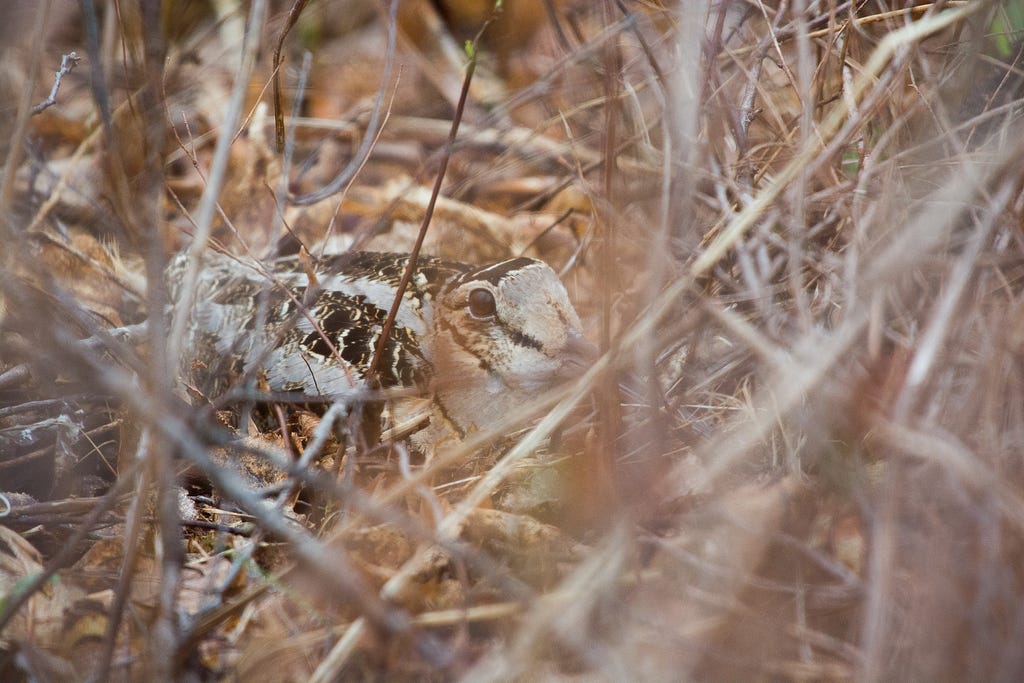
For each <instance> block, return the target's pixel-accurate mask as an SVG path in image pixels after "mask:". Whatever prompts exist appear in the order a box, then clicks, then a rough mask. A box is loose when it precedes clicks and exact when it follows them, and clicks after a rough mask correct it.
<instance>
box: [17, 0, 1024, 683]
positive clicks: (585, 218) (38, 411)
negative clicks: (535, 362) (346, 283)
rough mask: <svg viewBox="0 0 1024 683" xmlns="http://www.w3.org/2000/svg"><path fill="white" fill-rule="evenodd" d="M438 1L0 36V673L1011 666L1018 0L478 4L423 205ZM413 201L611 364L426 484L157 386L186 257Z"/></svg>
mask: <svg viewBox="0 0 1024 683" xmlns="http://www.w3.org/2000/svg"><path fill="white" fill-rule="evenodd" d="M442 4H445V5H446V6H447V8H448V9H447V10H446V11H445V12H444V13H439V12H437V11H436V10H433V9H431V8H432V7H433V5H432V4H431V3H427V2H425V1H424V2H403V3H400V4H399V7H398V10H397V16H396V17H395V18H394V19H391V18H389V11H390V10H389V8H390V7H391V3H390V2H388V3H380V4H377V3H373V2H370V1H369V0H366V1H363V2H354V3H327V2H323V3H313V4H312V5H311V6H309V7H303V6H302V5H301V3H300V4H299V5H298V6H297V7H296V8H295V12H296V15H297V17H296V18H297V21H296V22H294V26H292V25H291V22H290V21H289V20H288V19H287V16H288V11H289V9H290V6H289V5H288V4H287V3H283V2H270V3H266V2H264V1H263V0H253V2H251V3H249V4H248V6H247V7H246V9H245V10H240V9H239V8H237V7H236V6H235V5H234V4H233V3H226V2H176V1H172V2H164V3H149V2H146V3H140V5H141V7H136V6H134V5H133V4H131V3H126V2H108V3H97V5H98V6H97V7H96V8H95V10H96V16H93V17H88V16H83V15H82V14H80V9H81V8H82V7H84V8H85V9H86V10H88V9H89V8H90V7H91V6H92V3H81V6H77V5H76V6H74V7H72V6H71V5H65V4H63V3H38V4H37V3H28V2H24V3H13V4H12V7H11V8H9V9H5V12H8V14H9V25H8V26H7V27H5V28H4V29H0V32H2V34H0V39H2V40H3V44H2V45H0V49H2V50H3V61H2V64H3V67H2V69H3V71H2V77H0V90H2V92H3V93H4V94H5V95H6V97H5V98H4V101H5V102H10V103H13V104H11V105H9V107H10V108H9V109H8V110H7V112H6V115H5V116H3V117H2V122H0V126H3V128H4V135H3V136H2V138H0V139H2V140H5V141H9V142H8V143H7V144H6V146H5V147H4V148H3V149H4V155H5V162H4V167H3V169H4V170H3V176H2V180H0V182H2V184H0V208H2V213H0V216H2V219H3V223H2V225H3V227H2V232H0V240H2V244H3V248H2V250H0V258H2V263H0V267H2V271H0V493H2V496H3V498H2V499H0V513H2V512H3V511H4V510H6V513H5V514H3V516H2V517H0V521H2V525H0V623H2V628H0V678H3V679H4V680H29V679H35V680H58V679H67V678H82V679H85V678H88V677H90V676H93V677H95V678H97V679H106V678H111V677H113V678H120V679H130V680H143V679H146V680H149V679H154V678H155V679H189V680H201V679H235V678H236V677H237V678H239V679H244V680H316V681H330V680H338V679H344V680H349V679H359V680H362V679H369V678H378V679H388V680H391V679H395V680H404V679H416V680H422V679H427V680H448V679H467V680H474V681H476V680H509V679H526V680H534V679H545V680H547V679H555V680H557V679H560V678H566V679H568V678H573V679H576V678H587V679H590V678H599V679H610V680H666V679H672V680H685V679H698V680H780V679H781V680H843V679H857V680H1005V681H1012V680H1019V679H1020V678H1021V677H1022V675H1024V655H1022V651H1021V649H1020V647H1019V643H1020V642H1021V640H1022V638H1024V572H1022V569H1021V568H1022V567H1024V557H1022V551H1024V461H1022V456H1021V453H1024V448H1022V447H1024V408H1022V406H1024V383H1022V380H1024V377H1022V367H1021V362H1020V358H1021V351H1022V348H1021V347H1022V344H1024V317H1022V314H1024V311H1022V310H1021V303H1020V292H1018V290H1017V287H1018V278H1019V277H1020V275H1021V274H1022V272H1024V271H1022V264H1024V259H1022V256H1024V241H1022V233H1021V216H1022V212H1024V193H1022V185H1024V166H1022V165H1021V163H1020V161H1019V160H1020V159H1021V158H1022V155H1024V144H1022V142H1021V141H1022V140H1024V136H1022V130H1021V121H1020V120H1019V119H1020V116H1019V111H1020V97H1019V95H1020V93H1021V92H1022V89H1021V70H1020V63H1019V62H1020V57H1021V54H1022V52H1021V45H1022V43H1021V42H1020V40H1019V36H1018V35H1017V34H1015V33H1013V32H1012V31H1011V30H1010V29H1012V28H1020V21H1019V18H1020V15H1021V14H1022V13H1024V11H1022V9H1021V3H1019V2H1016V0H1010V1H1008V2H1005V3H998V2H983V1H980V0H978V1H975V2H969V3H964V2H939V3H933V4H924V3H918V4H917V5H915V6H913V7H910V5H911V3H903V4H901V5H900V6H899V7H895V6H893V5H892V4H890V3H885V2H868V3H853V5H856V7H853V6H851V3H839V2H837V1H836V0H832V2H806V1H801V2H776V3H763V2H759V1H755V0H751V1H748V2H743V1H740V0H734V1H732V2H721V3H715V4H709V3H700V2H693V3H689V2H687V3H683V4H682V5H681V6H680V8H677V7H673V6H669V7H665V6H663V4H662V3H639V2H611V1H610V0H609V1H608V2H602V3H585V2H572V1H570V0H566V1H564V2H543V1H541V0H537V1H535V2H534V1H526V0H522V1H521V2H516V1H515V0H506V2H505V5H507V7H506V9H505V10H504V14H503V15H502V16H500V17H499V18H498V20H497V21H496V22H495V23H494V24H493V25H492V26H490V28H489V29H488V32H487V33H485V36H484V39H483V41H482V42H481V43H479V44H478V48H477V49H478V52H479V54H480V64H479V68H478V70H477V72H476V74H475V76H474V78H473V80H472V82H471V83H470V87H469V90H468V97H467V99H466V107H465V110H464V112H462V113H461V116H460V117H458V119H459V125H460V128H459V131H458V134H457V137H456V139H455V143H454V144H453V145H451V147H450V159H449V161H448V169H447V173H446V174H445V175H444V178H443V183H442V185H441V187H442V192H441V196H440V198H439V200H438V202H437V205H436V207H435V208H434V210H433V213H432V215H431V213H430V211H429V210H428V205H429V204H430V188H431V187H432V186H433V185H434V184H435V181H436V179H437V178H438V169H439V167H441V166H442V165H443V164H442V159H443V158H444V155H445V154H447V152H448V150H449V147H448V145H447V136H448V134H449V131H450V129H451V123H452V118H453V115H454V113H455V111H456V104H457V102H458V101H459V92H460V87H461V84H462V83H463V76H464V74H465V69H464V66H465V65H464V61H465V54H464V53H463V51H462V48H461V41H462V40H463V38H464V36H463V33H465V34H466V36H465V37H472V36H473V34H474V33H475V32H476V29H477V26H478V22H479V21H480V20H481V17H484V16H486V15H487V11H483V13H482V14H480V16H476V15H475V14H474V12H475V10H474V9H473V6H474V3H469V2H465V3H460V2H449V3H442ZM484 4H486V3H484ZM268 5H269V6H268ZM286 28H290V30H289V31H287V34H286ZM279 44H280V45H281V46H282V50H281V56H282V60H283V64H282V67H281V70H280V72H279V73H280V77H281V86H282V89H281V94H282V98H281V102H282V105H281V110H280V114H281V116H282V117H283V118H282V119H281V121H282V123H283V124H284V127H283V129H282V130H283V131H284V132H285V133H286V137H285V139H284V140H283V143H284V144H283V146H282V147H281V149H280V150H279V149H278V145H277V141H276V140H275V126H274V123H275V111H274V108H273V106H272V103H273V99H274V98H273V92H274V88H273V74H274V66H273V57H274V48H275V47H276V46H278V45H279ZM72 50H74V51H75V52H76V53H77V56H78V57H79V58H80V59H81V61H80V63H78V65H77V66H76V67H75V68H72V69H71V70H70V72H69V73H65V74H63V75H62V81H61V84H60V88H59V89H58V90H57V91H56V95H55V97H54V104H53V106H49V107H46V108H42V107H37V106H36V105H38V104H40V103H41V102H43V101H44V100H46V98H47V94H48V93H50V92H51V88H52V87H53V81H52V76H51V74H52V72H53V71H54V70H56V69H57V68H58V65H59V64H60V61H61V55H62V54H67V53H69V52H71V51H72ZM305 50H308V53H305V54H308V57H307V60H308V61H306V62H304V51H305ZM70 62H71V60H67V61H66V65H70ZM292 102H297V104H295V105H293V104H292ZM34 107H35V109H36V110H35V111H34V110H33V108H34ZM332 179H333V181H334V185H335V189H333V190H332V191H331V192H329V193H326V194H328V195H329V196H327V197H326V198H324V197H317V196H314V197H309V194H310V193H315V192H316V191H317V190H319V189H321V188H323V187H326V186H329V185H330V184H331V183H332ZM303 195H305V196H306V199H303V198H302V197H303ZM425 217H429V218H430V227H429V230H428V232H427V235H426V243H425V246H424V251H425V252H426V253H433V254H439V255H444V256H450V257H454V258H458V259H462V260H467V261H479V262H484V261H488V260H493V259H497V258H501V257H504V256H507V255H510V254H520V253H524V252H525V253H527V254H530V255H535V256H539V257H541V258H544V259H546V260H547V261H548V262H549V263H551V264H552V265H553V266H555V267H556V268H560V269H562V270H563V272H564V279H565V282H566V284H567V287H568V288H569V289H570V293H571V295H572V297H573V300H574V301H575V302H576V304H577V307H578V309H579V310H580V312H581V315H582V317H583V318H584V321H585V323H586V326H587V329H588V333H589V334H590V336H591V338H592V339H593V340H594V341H595V342H599V343H600V345H601V347H602V349H603V350H604V355H603V357H602V359H601V361H600V362H599V363H597V364H596V365H595V366H594V367H593V368H592V369H591V371H590V372H588V373H587V375H586V376H585V377H583V378H582V379H581V380H580V381H579V382H576V383H575V384H573V385H572V386H567V387H564V388H562V389H560V390H558V391H557V392H556V393H554V394H552V395H551V396H543V397H538V400H537V404H536V405H535V406H528V407H524V411H523V413H522V414H521V415H514V416H509V420H508V423H507V424H505V425H496V426H495V431H494V434H488V435H483V436H481V437H480V438H477V439H474V440H473V441H472V442H470V443H466V444H464V445H462V446H461V447H459V448H458V449H455V450H451V449H449V450H445V451H442V452H438V453H436V454H434V457H433V458H431V459H430V461H429V464H428V465H426V466H423V465H418V464H416V463H415V462H413V463H410V462H409V457H408V456H409V454H408V453H407V452H406V451H405V450H404V448H403V447H402V446H401V444H400V443H399V444H398V445H396V446H392V447H390V448H389V447H387V444H385V446H383V447H381V446H373V445H372V444H364V443H354V441H355V440H352V439H349V440H348V441H353V443H348V449H347V450H346V439H345V438H344V437H345V435H346V434H351V433H352V430H348V429H347V428H346V425H345V421H344V419H343V417H341V412H342V411H339V410H336V409H335V410H331V411H328V412H327V413H326V414H325V413H323V411H314V412H310V411H308V410H306V409H302V408H288V407H286V406H279V407H272V408H269V409H267V410H266V411H265V412H266V415H264V418H265V419H264V420H263V421H261V422H260V423H259V427H258V428H257V427H256V426H255V425H253V428H252V429H249V430H248V432H249V433H248V436H245V435H242V434H237V433H230V432H229V430H227V429H226V428H224V427H223V426H222V418H224V414H218V413H215V411H214V410H213V409H212V407H211V406H208V405H203V402H202V401H193V404H194V405H190V404H187V403H186V402H185V401H183V400H182V399H181V397H180V396H179V393H178V392H177V391H176V390H175V376H176V373H175V371H174V368H176V367H178V363H179V361H178V359H179V357H180V355H181V354H182V353H183V349H182V348H181V346H182V344H181V339H182V331H181V327H182V325H183V324H184V321H185V319H186V317H187V316H188V314H189V307H188V306H187V305H186V304H183V303H182V302H181V301H179V302H177V305H174V304H175V302H169V301H168V293H167V290H166V288H165V287H164V285H163V281H162V278H161V274H162V272H163V267H164V265H165V263H166V261H167V259H168V258H169V257H170V256H171V255H172V254H173V253H174V252H175V251H177V250H179V249H182V248H186V247H187V248H190V249H191V250H192V252H191V253H193V254H194V256H195V261H194V263H195V264H196V266H198V263H199V258H200V257H201V254H202V252H203V251H204V250H207V249H219V250H226V251H228V252H230V253H235V254H248V255H252V256H256V257H259V258H270V257H272V256H273V255H275V254H279V253H295V252H296V251H298V249H299V247H300V245H301V246H305V247H306V248H307V249H308V250H309V252H310V253H312V254H314V255H316V254H318V253H320V252H321V251H322V250H328V251H330V250H333V251H337V250H341V249H349V248H361V249H376V250H391V251H403V250H406V251H407V250H410V249H411V248H412V247H413V243H414V240H415V238H416V235H417V231H418V229H419V226H420V224H421V222H423V221H424V218H425ZM188 245H191V247H189V246H188ZM189 296H191V295H190V294H189V292H188V289H187V288H186V290H185V294H184V295H183V297H182V299H183V300H184V301H185V302H187V301H188V297H189ZM164 310H170V311H171V315H167V316H165V315H150V313H152V312H154V311H164ZM243 431H245V430H243ZM243 436H245V438H242V437H243ZM385 436H386V435H385ZM371 446H373V447H371Z"/></svg>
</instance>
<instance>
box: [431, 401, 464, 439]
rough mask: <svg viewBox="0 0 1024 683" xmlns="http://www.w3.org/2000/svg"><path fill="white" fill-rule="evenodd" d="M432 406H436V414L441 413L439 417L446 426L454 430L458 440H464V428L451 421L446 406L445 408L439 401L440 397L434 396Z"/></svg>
mask: <svg viewBox="0 0 1024 683" xmlns="http://www.w3.org/2000/svg"><path fill="white" fill-rule="evenodd" d="M434 405H436V406H437V410H438V412H440V413H441V417H443V418H444V421H445V422H447V423H448V426H449V427H451V428H452V429H454V430H455V432H456V433H457V434H458V435H459V438H460V439H465V438H466V428H465V427H463V426H462V425H460V424H459V423H458V422H456V421H455V420H454V419H452V416H451V413H449V412H448V406H446V405H445V404H444V401H442V400H441V397H440V396H438V395H436V394H435V395H434Z"/></svg>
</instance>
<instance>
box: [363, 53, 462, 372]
mask: <svg viewBox="0 0 1024 683" xmlns="http://www.w3.org/2000/svg"><path fill="white" fill-rule="evenodd" d="M475 70H476V53H475V52H474V54H473V57H472V58H470V60H469V64H468V65H467V66H466V77H465V78H464V79H463V81H462V92H460V93H459V103H458V105H456V107H455V116H453V117H452V126H451V130H450V132H449V133H448V144H447V145H446V146H445V149H444V153H443V154H442V155H441V166H440V168H438V169H437V178H436V179H435V180H434V189H433V191H432V192H431V194H430V201H429V202H427V208H426V212H425V213H424V214H423V222H422V223H420V229H419V233H418V234H417V235H416V242H415V243H413V245H412V249H411V250H410V251H409V263H408V265H406V267H405V272H404V273H402V280H401V281H400V282H399V283H398V288H397V289H396V290H395V299H394V301H393V302H392V303H391V309H390V310H389V311H388V317H387V318H386V319H385V320H384V325H383V327H382V328H381V332H380V336H379V337H378V338H377V348H376V349H374V351H373V362H372V363H370V369H369V372H368V375H367V376H368V377H370V378H373V380H372V381H374V382H376V381H377V380H376V378H377V375H378V373H379V371H380V363H381V358H383V356H384V347H385V345H386V344H387V341H388V339H389V338H390V336H391V329H392V328H393V327H394V326H395V318H396V317H398V309H399V307H400V306H401V305H402V301H403V300H404V298H405V290H406V289H408V288H409V281H410V280H412V275H413V273H414V272H415V271H416V261H417V259H418V258H419V255H420V249H421V248H422V246H423V240H424V239H425V238H426V236H427V229H428V228H429V227H430V219H431V218H432V217H433V215H434V206H435V205H436V204H437V197H438V195H440V194H441V185H442V183H444V176H445V172H446V171H447V170H448V160H449V159H451V152H452V144H453V143H454V142H455V138H456V137H457V135H458V132H459V123H460V122H461V121H462V115H463V112H464V111H465V109H466V99H467V98H468V97H469V85H470V83H471V82H472V81H473V72H474V71H475Z"/></svg>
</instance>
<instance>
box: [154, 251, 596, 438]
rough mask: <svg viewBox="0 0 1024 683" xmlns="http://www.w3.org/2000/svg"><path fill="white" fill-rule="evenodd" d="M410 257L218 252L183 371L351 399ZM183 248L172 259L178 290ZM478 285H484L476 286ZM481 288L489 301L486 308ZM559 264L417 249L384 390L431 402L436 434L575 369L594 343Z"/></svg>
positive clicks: (204, 277)
mask: <svg viewBox="0 0 1024 683" xmlns="http://www.w3.org/2000/svg"><path fill="white" fill-rule="evenodd" d="M408 258H409V257H408V255H407V254H392V253H375V252H353V253H346V254H341V255H337V256H332V257H329V258H326V259H323V260H321V261H319V262H317V263H315V264H314V265H313V272H314V280H315V282H314V283H313V284H312V285H311V283H310V277H309V274H308V273H307V272H306V270H305V269H304V268H303V266H302V264H301V263H300V262H299V260H298V259H297V258H287V259H281V260H279V261H276V262H274V263H272V264H270V265H269V266H261V265H260V264H258V263H256V262H255V261H251V260H247V259H236V258H232V257H228V256H224V255H216V254H211V255H208V257H207V260H206V261H205V263H204V266H203V268H202V269H201V270H200V273H199V282H198V287H197V297H196V303H195V306H194V308H193V310H192V312H191V318H190V323H189V326H188V328H187V330H188V332H187V338H186V340H185V349H186V353H185V358H184V360H183V367H182V369H181V381H182V383H183V384H184V385H186V386H188V387H190V388H192V389H193V390H195V391H198V392H199V393H200V394H202V395H203V396H205V397H206V398H208V399H210V400H215V399H217V398H219V397H221V396H222V395H223V394H225V393H226V392H234V393H233V394H232V395H235V396H239V397H240V396H243V395H248V394H247V393H246V392H243V391H242V390H243V389H245V386H244V383H243V382H242V380H243V379H246V378H248V379H251V380H253V383H252V384H250V390H251V389H253V388H255V389H262V390H263V391H266V390H269V391H270V392H271V393H272V394H287V395H289V397H290V398H293V399H296V400H304V401H336V400H342V401H344V400H350V399H351V397H353V396H354V395H355V393H356V392H357V391H358V390H359V389H361V388H362V387H363V384H364V379H365V376H366V372H367V369H368V367H369V365H370V362H371V360H372V358H373V353H374V350H375V348H376V345H377V342H378V340H379V338H380V334H381V331H382V328H383V324H384V321H385V318H386V317H387V312H388V310H389V308H390V306H391V304H392V302H393V300H394V297H395V292H396V289H397V287H398V283H399V281H400V280H401V277H402V274H403V272H404V270H405V268H406V266H407V264H408ZM185 263H186V262H185V257H184V256H183V255H182V256H179V257H178V258H176V259H175V260H174V261H173V262H172V264H171V265H170V267H169V268H168V274H167V281H168V286H169V289H170V293H171V297H172V299H174V298H176V297H177V295H178V290H179V287H180V282H181V278H182V275H183V273H184V272H185ZM474 292H476V294H475V295H474V294H473V293H474ZM471 296H476V297H478V298H481V297H482V298H483V300H485V301H487V302H488V303H489V304H492V305H493V310H488V311H487V312H488V313H489V314H488V315H483V316H481V315H479V311H476V312H474V310H473V308H472V306H471V300H470V298H471ZM579 328H580V323H579V318H578V316H577V315H576V312H575V310H574V309H573V307H572V305H571V304H570V303H569V299H568V295H567V294H566V292H565V288H564V287H563V286H562V284H561V282H560V281H559V280H558V277H557V275H555V273H554V272H553V271H552V270H551V269H550V268H549V267H548V266H547V265H546V264H544V263H543V262H541V261H537V260H534V259H528V258H518V259H511V260H508V261H503V262H501V263H497V264H490V265H486V266H472V265H469V264H463V263H457V262H453V261H445V260H441V259H436V258H430V257H420V259H419V262H418V264H417V269H416V273H415V275H414V277H413V279H412V281H411V283H410V286H409V288H408V289H407V291H406V293H405V297H404V300H403V302H402V305H401V307H400V308H399V313H398V317H397V318H396V324H395V326H394V328H393V329H392V331H391V333H390V335H389V337H388V340H387V343H386V344H385V347H384V357H383V359H382V364H381V382H382V384H383V385H384V386H385V387H416V388H419V389H420V390H421V391H422V392H423V394H424V395H429V396H430V397H431V398H433V399H434V401H433V403H434V404H435V408H436V409H435V410H434V411H433V412H434V415H433V416H432V417H431V422H432V427H433V430H432V434H433V436H432V437H430V438H431V439H434V440H438V439H440V440H443V439H445V438H449V437H451V436H454V437H455V438H461V437H463V436H465V434H466V433H467V432H470V431H474V430H477V429H481V428H484V427H485V426H486V425H487V424H488V422H491V421H496V420H500V418H501V414H502V413H503V412H506V411H508V410H510V409H513V408H514V407H515V405H516V404H517V403H519V404H521V403H522V402H523V401H527V400H529V399H530V398H531V397H532V396H534V395H536V392H537V391H539V390H543V389H544V388H546V387H547V386H549V385H551V384H553V383H554V382H555V381H556V380H557V379H559V378H562V377H564V376H566V375H567V374H571V372H570V373H567V372H566V371H567V370H570V371H571V370H573V369H575V370H577V371H578V370H579V369H580V368H581V367H583V366H584V365H585V362H586V359H585V357H586V356H589V355H592V351H593V348H592V347H590V345H589V344H587V343H586V341H585V339H584V338H583V335H582V333H581V332H580V329H579Z"/></svg>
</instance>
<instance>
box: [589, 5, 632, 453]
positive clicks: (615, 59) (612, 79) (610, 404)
mask: <svg viewBox="0 0 1024 683" xmlns="http://www.w3.org/2000/svg"><path fill="white" fill-rule="evenodd" d="M602 14H603V15H604V22H605V23H610V21H611V14H612V8H611V0H605V2H604V4H603V6H602ZM603 56H604V95H605V99H606V104H605V107H604V114H605V117H604V127H605V134H604V149H603V154H604V166H603V167H602V171H603V176H604V177H603V179H602V180H603V183H604V197H603V198H602V199H603V202H602V203H603V205H604V206H605V207H606V208H605V210H604V211H600V212H598V213H597V218H598V222H597V225H598V226H599V227H600V228H601V232H602V233H603V234H602V235H601V236H602V237H603V238H604V240H603V242H604V243H603V244H602V245H601V250H600V251H599V252H598V253H599V254H600V259H601V272H602V273H604V274H605V277H606V278H607V280H606V281H605V282H604V283H603V284H602V287H601V291H600V301H601V340H600V343H601V350H602V351H603V352H608V351H609V350H610V349H611V348H612V346H613V344H614V340H613V339H612V306H613V304H614V302H613V300H612V299H613V296H614V295H615V293H616V292H618V291H619V286H618V282H617V278H616V277H615V274H616V273H618V272H619V269H618V267H617V264H616V256H617V255H618V245H617V244H616V230H615V222H616V216H615V211H614V209H613V208H612V207H614V206H615V171H616V164H615V149H616V136H617V134H618V127H617V124H618V120H619V111H620V110H619V107H618V106H617V104H618V101H619V86H620V84H619V79H620V77H621V74H622V59H621V55H620V53H619V41H618V36H617V35H616V36H613V37H612V38H611V39H610V40H608V41H606V42H605V43H604V55H603ZM582 180H583V178H580V181H581V182H582ZM597 400H598V410H599V418H598V423H597V429H598V433H599V434H600V437H599V438H600V443H601V444H602V446H603V448H604V450H605V454H606V456H607V457H609V458H611V457H614V456H613V454H614V453H615V442H616V440H617V439H618V436H619V432H620V429H621V424H620V415H619V392H618V382H617V380H616V378H615V376H614V374H613V373H609V374H608V375H606V376H605V377H603V378H602V382H601V387H600V389H599V394H598V397H597Z"/></svg>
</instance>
